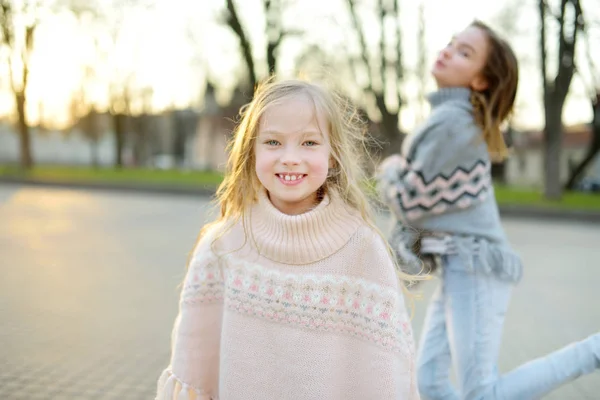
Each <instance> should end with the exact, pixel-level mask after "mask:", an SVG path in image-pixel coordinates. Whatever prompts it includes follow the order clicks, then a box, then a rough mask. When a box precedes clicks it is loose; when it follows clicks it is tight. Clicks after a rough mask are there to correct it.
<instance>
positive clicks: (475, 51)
mask: <svg viewBox="0 0 600 400" xmlns="http://www.w3.org/2000/svg"><path fill="white" fill-rule="evenodd" d="M452 40H453V41H455V40H456V36H452ZM458 46H459V47H466V48H468V49H469V50H471V51H472V52H473V53H477V50H475V47H473V46H471V45H470V44H468V43H465V42H458Z"/></svg>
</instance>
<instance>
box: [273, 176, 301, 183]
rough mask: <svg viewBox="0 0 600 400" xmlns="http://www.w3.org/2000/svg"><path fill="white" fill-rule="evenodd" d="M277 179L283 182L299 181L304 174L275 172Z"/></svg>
mask: <svg viewBox="0 0 600 400" xmlns="http://www.w3.org/2000/svg"><path fill="white" fill-rule="evenodd" d="M275 175H276V176H277V177H278V178H279V180H281V181H283V182H284V183H287V184H289V183H296V182H299V181H301V180H302V179H303V178H304V177H306V174H275Z"/></svg>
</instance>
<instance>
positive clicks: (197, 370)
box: [156, 235, 223, 400]
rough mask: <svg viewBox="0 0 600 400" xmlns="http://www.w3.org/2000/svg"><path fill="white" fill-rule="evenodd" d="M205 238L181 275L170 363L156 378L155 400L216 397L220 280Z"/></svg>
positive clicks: (221, 286) (190, 399) (207, 398)
mask: <svg viewBox="0 0 600 400" xmlns="http://www.w3.org/2000/svg"><path fill="white" fill-rule="evenodd" d="M208 236H209V235H207V236H205V237H204V238H203V239H202V240H201V241H200V243H199V244H198V246H197V247H196V250H195V251H194V254H193V257H192V261H191V263H190V266H189V269H188V271H187V273H186V276H185V280H184V283H183V288H182V291H181V297H180V301H179V315H178V316H177V319H176V321H175V326H174V328H173V333H172V355H171V363H170V366H169V367H168V368H167V369H166V370H165V371H163V373H162V375H161V377H160V378H159V381H158V388H157V396H156V399H157V400H175V399H177V400H182V399H185V400H211V399H216V398H217V397H218V393H217V391H218V380H219V376H218V371H219V347H220V332H221V320H222V312H223V277H222V272H221V270H220V268H219V264H218V259H217V258H216V257H215V256H214V254H213V252H212V250H211V242H212V239H210V238H209V237H208Z"/></svg>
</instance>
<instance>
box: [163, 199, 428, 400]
mask: <svg viewBox="0 0 600 400" xmlns="http://www.w3.org/2000/svg"><path fill="white" fill-rule="evenodd" d="M245 230H246V231H247V232H248V235H245V233H244V232H245ZM413 349H414V344H413V337H412V330H411V325H410V321H409V317H408V315H407V312H406V309H405V304H404V298H403V295H402V291H401V289H400V285H399V282H398V279H397V277H396V274H395V270H394V266H393V263H392V262H391V260H390V258H389V256H388V253H387V250H386V247H385V245H384V242H383V240H382V239H380V237H379V236H378V235H377V234H376V233H375V232H374V231H373V230H372V229H371V228H370V227H369V226H368V225H367V224H366V223H365V222H364V221H363V219H362V218H361V217H360V215H359V214H358V213H357V212H356V211H354V210H351V209H348V207H347V206H346V205H345V204H344V203H343V201H342V200H341V199H340V198H339V196H337V195H335V194H332V195H331V196H330V197H328V196H325V198H324V199H323V201H322V202H321V203H320V204H319V205H318V206H316V207H315V208H314V209H312V210H310V211H309V212H306V213H304V214H301V215H296V216H290V215H285V214H282V213H281V212H279V211H278V210H277V209H275V207H273V205H272V204H271V202H270V201H269V199H268V198H267V196H266V194H264V193H263V194H261V195H260V196H259V200H258V202H257V204H256V205H255V206H254V207H253V208H252V210H251V211H250V212H249V213H248V214H247V216H246V217H245V219H244V220H243V221H240V222H238V223H237V224H235V225H233V227H232V228H231V229H229V230H226V231H225V233H224V234H222V227H221V228H220V227H216V228H214V229H212V231H210V232H208V233H207V234H206V235H205V236H204V237H203V239H202V240H201V241H200V243H199V244H198V246H197V248H196V249H195V251H194V255H193V258H192V262H191V264H190V267H189V270H188V272H187V275H186V277H185V282H184V286H183V289H182V293H181V301H180V312H179V316H178V317H177V320H176V323H175V328H174V330H173V350H172V351H173V353H172V357H171V364H170V366H169V367H168V368H167V369H166V370H165V371H164V372H163V374H162V375H161V377H160V379H159V382H158V394H157V397H156V398H157V399H160V400H163V399H169V400H173V399H176V400H183V399H186V400H187V399H189V400H195V399H203V400H209V399H225V400H237V399H245V400H254V399H256V400H259V399H260V400H269V399H278V400H281V399H302V400H307V399H340V400H341V399H344V400H351V399H361V400H364V399H369V400H370V399H410V400H413V399H418V398H419V395H418V393H417V385H416V378H415V364H414V359H415V355H414V350H413Z"/></svg>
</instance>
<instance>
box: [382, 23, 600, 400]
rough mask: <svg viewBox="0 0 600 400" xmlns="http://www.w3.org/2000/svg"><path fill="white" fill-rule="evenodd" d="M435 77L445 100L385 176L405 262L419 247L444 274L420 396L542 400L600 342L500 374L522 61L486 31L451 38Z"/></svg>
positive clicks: (589, 367) (427, 334)
mask: <svg viewBox="0 0 600 400" xmlns="http://www.w3.org/2000/svg"><path fill="white" fill-rule="evenodd" d="M432 72H433V76H434V77H435V80H436V82H437V84H438V87H439V90H438V91H437V92H435V93H433V94H432V95H431V96H430V98H429V100H430V102H431V106H432V112H431V116H430V117H429V119H428V120H427V121H426V122H425V123H424V125H423V126H422V127H421V128H420V129H419V130H418V131H417V132H415V133H414V134H413V135H411V136H410V137H409V138H408V139H407V140H406V141H405V143H404V145H403V148H402V152H401V155H396V156H392V157H390V158H388V159H387V160H385V161H384V162H383V163H382V165H381V167H380V175H379V185H380V188H381V193H382V196H383V198H384V199H385V201H386V202H387V203H388V204H389V205H390V206H391V209H392V210H393V211H394V213H395V215H396V217H397V218H398V219H399V222H400V223H399V224H398V225H397V226H396V229H395V231H394V233H393V236H392V238H393V241H394V242H393V243H392V245H393V247H394V248H395V250H396V252H397V254H398V255H399V257H400V258H402V257H404V256H405V255H409V256H411V257H412V258H413V259H414V254H411V253H410V250H411V249H412V248H413V246H414V244H415V242H416V241H417V240H419V241H420V252H421V253H422V254H425V255H430V256H431V255H432V256H434V257H435V258H436V259H437V260H438V263H439V264H440V266H441V272H440V275H441V284H440V287H439V288H438V289H437V291H436V292H435V294H434V295H433V298H432V300H431V303H430V305H429V308H428V311H427V316H426V320H425V326H424V332H423V336H422V338H421V341H420V344H419V352H418V361H417V364H418V367H417V368H418V384H419V390H420V393H421V395H422V396H423V397H424V398H428V399H514V400H528V399H537V398H539V397H541V396H543V395H544V394H546V393H548V392H550V391H551V390H553V389H555V388H557V387H558V386H560V385H561V384H563V383H565V382H568V381H570V380H572V379H575V378H576V377H578V376H581V375H583V374H587V373H590V372H592V371H594V370H595V369H597V368H598V367H599V365H600V334H596V335H595V336H591V337H589V338H588V339H586V340H584V341H582V342H579V343H575V344H572V345H570V346H568V347H566V348H564V349H562V350H559V351H557V352H555V353H552V354H550V355H548V356H546V357H544V358H540V359H538V360H535V361H532V362H529V363H527V364H525V365H523V366H521V367H519V368H517V369H516V370H514V371H512V372H510V373H508V374H506V375H503V376H498V373H497V366H496V363H497V359H498V352H499V350H500V342H501V333H502V326H503V323H504V315H505V312H506V310H507V306H508V303H509V298H510V293H511V288H512V286H513V284H514V283H516V282H517V281H518V280H519V279H520V277H521V272H522V267H521V261H520V259H519V257H518V256H517V255H516V254H515V253H513V251H512V250H511V249H510V247H509V244H508V242H507V239H506V237H505V235H504V232H503V230H502V226H501V224H500V218H499V213H498V207H497V205H496V202H495V199H494V192H493V188H492V182H491V175H490V159H491V158H502V157H504V156H505V155H506V153H507V150H506V146H505V144H504V141H503V138H502V135H501V133H500V124H501V123H502V122H503V120H504V119H505V118H506V117H507V116H508V115H509V113H510V112H511V110H512V107H513V102H514V99H515V93H516V90H517V81H518V68H517V60H516V58H515V55H514V53H513V51H512V50H511V48H510V47H509V45H508V44H507V43H506V42H505V41H504V40H502V39H500V38H499V37H498V36H497V35H496V34H495V33H494V32H493V31H492V30H491V29H490V28H488V27H487V26H486V25H484V24H483V23H481V22H477V21H476V22H474V23H473V24H471V25H470V26H469V27H468V28H466V29H465V30H464V31H462V32H461V33H459V34H457V35H456V36H455V37H453V38H452V40H451V42H450V43H449V44H448V46H447V47H446V48H444V49H443V50H442V51H441V52H440V54H439V57H438V59H437V61H436V63H435V66H434V67H433V71H432ZM415 232H418V233H419V236H420V238H416V237H415V236H416V234H415ZM414 267H415V264H413V269H414ZM451 362H452V365H453V366H454V370H455V372H456V374H457V383H458V388H457V389H455V388H454V387H452V386H451V384H450V380H449V377H448V373H449V369H450V364H451Z"/></svg>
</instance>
